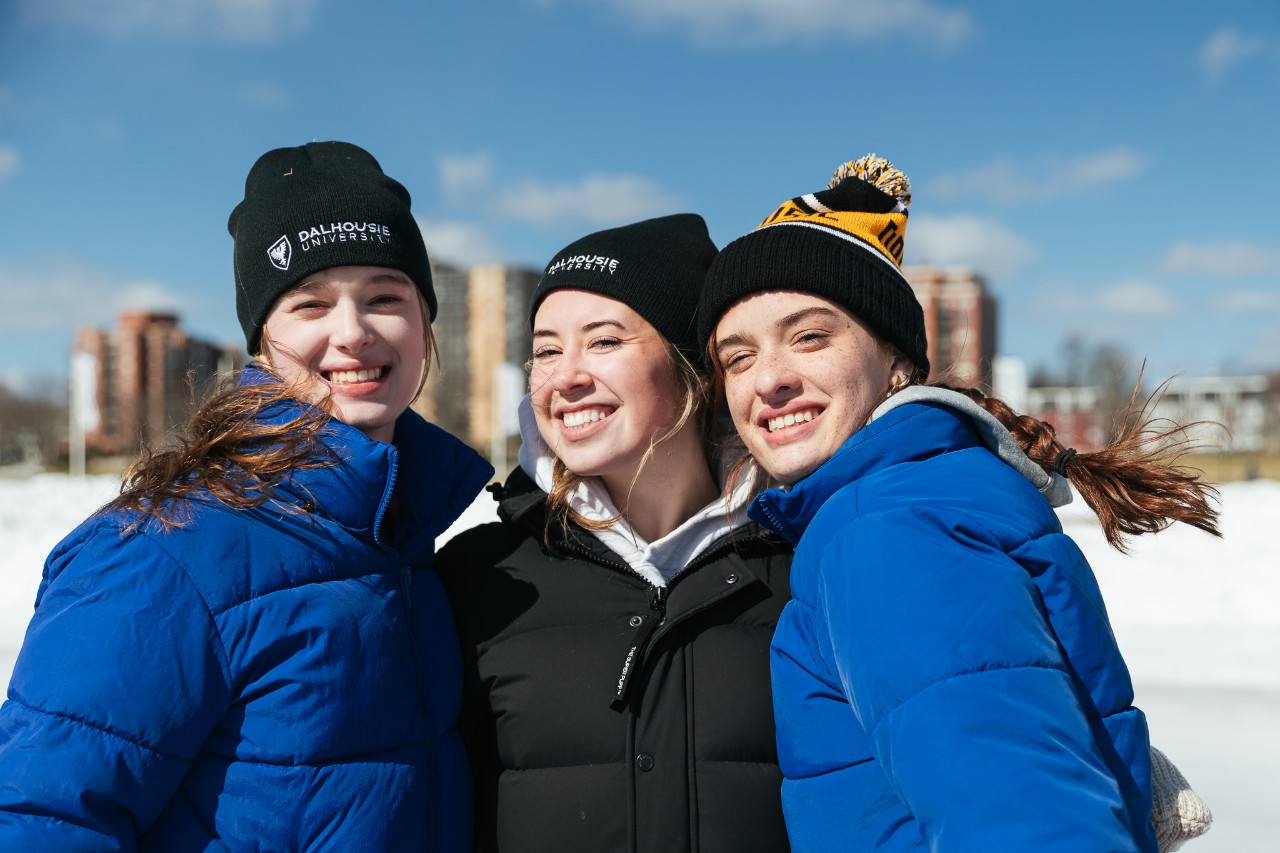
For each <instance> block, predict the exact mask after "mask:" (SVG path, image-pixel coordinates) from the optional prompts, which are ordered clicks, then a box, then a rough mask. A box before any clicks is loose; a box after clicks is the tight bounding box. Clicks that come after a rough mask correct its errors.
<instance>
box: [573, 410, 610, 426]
mask: <svg viewBox="0 0 1280 853" xmlns="http://www.w3.org/2000/svg"><path fill="white" fill-rule="evenodd" d="M608 416H609V413H608V412H606V411H604V410H603V409H583V410H581V411H579V412H565V413H564V415H563V416H562V417H563V419H564V425H565V426H567V427H579V426H585V425H586V424H590V423H595V422H596V421H600V420H604V419H605V418H607V417H608Z"/></svg>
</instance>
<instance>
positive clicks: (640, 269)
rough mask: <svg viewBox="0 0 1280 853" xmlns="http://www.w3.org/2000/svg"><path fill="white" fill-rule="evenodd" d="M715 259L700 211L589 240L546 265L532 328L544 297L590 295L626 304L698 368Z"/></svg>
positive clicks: (563, 251)
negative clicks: (706, 281) (703, 308)
mask: <svg viewBox="0 0 1280 853" xmlns="http://www.w3.org/2000/svg"><path fill="white" fill-rule="evenodd" d="M715 256H716V244H715V243H713V242H711V236H710V235H709V234H708V233H707V223H706V222H704V221H703V219H702V217H701V216H698V215H697V214H696V213H676V214H673V215H671V216H660V217H658V218H656V219H646V220H644V221H643V222H636V223H633V224H631V225H623V226H621V227H619V228H609V229H607V230H604V231H597V232H595V233H594V234H588V235H587V236H585V237H582V238H580V239H578V240H575V241H573V242H572V243H570V244H569V245H568V246H565V247H564V248H563V249H561V250H560V251H559V252H557V253H556V255H555V257H554V258H552V259H551V263H549V264H547V268H546V270H545V271H544V272H543V274H542V280H541V281H539V282H538V286H537V288H536V289H535V290H534V292H533V300H532V302H531V303H530V304H529V325H530V328H532V326H533V320H534V316H535V315H536V314H537V313H538V306H539V305H541V304H542V300H543V299H545V298H546V297H547V294H549V293H551V292H552V291H555V290H586V291H590V292H591V293H598V294H600V295H601V296H608V297H609V298H611V299H616V300H618V301H619V302H621V303H623V304H625V305H627V306H628V307H630V308H631V309H632V310H634V311H635V312H636V313H637V314H639V315H640V316H641V317H644V319H646V320H648V321H649V323H650V324H652V325H653V327H654V328H655V329H657V330H658V333H659V334H661V335H662V336H663V337H664V338H666V339H667V340H669V341H671V343H673V344H675V346H676V348H677V349H679V350H680V351H681V352H682V353H684V355H685V356H686V357H687V358H689V359H690V360H691V361H693V363H694V364H698V363H699V361H698V336H697V331H698V329H697V323H696V320H695V315H696V313H697V308H698V296H699V294H700V293H701V291H702V279H703V277H704V276H705V275H706V273H707V268H708V267H709V266H710V265H711V260H712V259H713V258H714V257H715Z"/></svg>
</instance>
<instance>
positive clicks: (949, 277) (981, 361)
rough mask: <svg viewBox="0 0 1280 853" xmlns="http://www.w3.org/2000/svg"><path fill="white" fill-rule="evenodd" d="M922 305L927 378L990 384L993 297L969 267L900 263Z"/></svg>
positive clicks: (994, 315)
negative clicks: (967, 268)
mask: <svg viewBox="0 0 1280 853" xmlns="http://www.w3.org/2000/svg"><path fill="white" fill-rule="evenodd" d="M902 271H903V273H904V274H905V275H906V277H907V281H909V282H910V283H911V287H912V289H913V290H914V291H915V294H916V298H917V299H918V300H920V304H921V305H922V306H923V307H924V323H925V331H926V333H927V334H928V336H929V365H930V367H931V368H932V372H931V373H930V378H932V379H942V380H946V381H949V382H951V383H953V384H957V385H971V386H978V387H988V388H989V387H990V386H991V378H992V374H991V371H992V364H993V362H994V361H995V357H996V300H995V297H994V296H992V295H991V294H990V293H988V292H987V288H986V284H985V282H984V281H983V280H982V278H981V277H980V276H978V275H975V274H974V273H972V272H970V271H969V270H958V269H950V270H939V269H936V268H934V267H928V266H920V267H904V268H903V270H902Z"/></svg>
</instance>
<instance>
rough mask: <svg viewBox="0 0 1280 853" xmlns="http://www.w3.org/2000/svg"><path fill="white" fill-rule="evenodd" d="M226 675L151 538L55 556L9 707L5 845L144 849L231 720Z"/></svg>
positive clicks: (3, 735) (1, 760)
mask: <svg viewBox="0 0 1280 853" xmlns="http://www.w3.org/2000/svg"><path fill="white" fill-rule="evenodd" d="M68 541H70V539H69V540H68ZM227 672H228V669H227V666H226V657H225V653H224V651H223V650H222V647H221V644H220V641H219V638H218V636H217V632H216V630H215V628H214V624H213V620H212V617H211V616H210V614H209V611H208V609H207V608H206V607H205V604H204V602H203V601H202V600H201V598H200V596H199V595H198V594H197V593H196V590H195V588H194V587H193V586H192V584H191V582H190V580H189V579H188V578H187V576H186V575H185V573H184V572H183V571H182V569H181V567H180V566H178V565H176V564H175V562H174V561H173V560H171V559H170V558H169V557H168V556H167V555H166V554H165V553H164V552H163V550H162V549H161V548H159V547H158V546H157V545H156V544H155V543H154V542H152V541H149V540H148V538H147V537H146V536H142V535H137V534H127V535H126V536H124V537H122V536H121V534H120V532H119V531H118V530H117V529H115V528H114V527H111V526H106V525H104V526H101V527H98V528H97V529H96V530H91V531H90V532H88V533H87V534H85V538H84V539H83V540H82V541H80V542H77V543H75V544H73V545H72V546H69V547H64V546H59V548H58V549H55V552H54V554H53V555H52V556H51V557H50V559H49V562H48V563H47V564H46V566H45V577H44V581H43V582H42V584H41V590H40V594H39V597H38V600H37V603H36V612H35V616H34V618H33V619H32V621H31V624H30V626H29V627H28V629H27V635H26V639H25V641H24V643H23V646H22V650H21V652H20V653H19V657H18V660H17V664H16V666H15V668H14V672H13V677H12V680H11V682H10V685H9V693H8V695H9V699H8V701H7V702H5V703H4V705H3V706H2V707H0V849H3V850H40V851H45V852H46V853H52V851H106V850H113V851H114V850H134V849H136V846H137V838H138V836H140V835H142V834H143V833H145V832H146V830H147V829H148V827H149V826H150V825H151V824H152V823H153V822H154V821H155V819H156V817H157V816H158V815H159V814H160V812H161V811H162V810H163V808H164V806H165V805H166V804H167V803H168V802H169V800H170V799H171V797H172V796H173V794H174V792H175V791H176V790H177V787H178V784H179V783H180V782H181V780H182V778H183V775H184V774H185V772H186V770H187V768H188V767H189V766H190V763H191V760H192V759H193V758H194V756H195V755H196V754H197V753H198V752H199V750H200V747H201V745H202V744H203V743H204V742H205V740H206V739H207V737H208V735H209V733H210V732H211V731H212V729H213V728H214V726H215V725H216V724H217V722H218V720H219V719H220V718H221V717H222V716H223V715H224V714H225V712H226V709H227V706H228V702H229V699H228V697H229V688H228V677H227Z"/></svg>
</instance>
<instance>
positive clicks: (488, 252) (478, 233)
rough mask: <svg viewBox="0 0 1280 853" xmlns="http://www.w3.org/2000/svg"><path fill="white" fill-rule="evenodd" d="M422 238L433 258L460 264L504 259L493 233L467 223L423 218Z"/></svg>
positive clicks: (455, 264)
mask: <svg viewBox="0 0 1280 853" xmlns="http://www.w3.org/2000/svg"><path fill="white" fill-rule="evenodd" d="M418 227H419V228H421V229H422V239H423V241H424V242H425V243H426V244H427V254H428V255H430V256H431V260H433V261H438V262H440V263H445V264H450V265H452V266H458V267H471V266H476V265H478V264H492V263H498V262H500V261H502V260H504V258H503V257H502V253H501V252H500V251H499V250H498V248H497V247H496V246H494V245H493V243H492V241H491V240H490V238H489V232H487V231H485V230H484V229H482V228H480V227H479V226H477V225H472V224H470V223H467V222H451V221H447V220H443V219H419V220H418Z"/></svg>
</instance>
